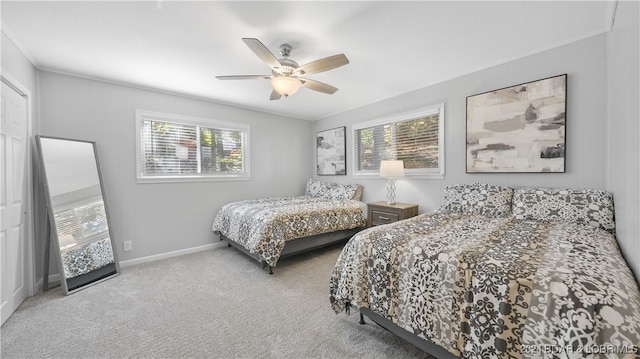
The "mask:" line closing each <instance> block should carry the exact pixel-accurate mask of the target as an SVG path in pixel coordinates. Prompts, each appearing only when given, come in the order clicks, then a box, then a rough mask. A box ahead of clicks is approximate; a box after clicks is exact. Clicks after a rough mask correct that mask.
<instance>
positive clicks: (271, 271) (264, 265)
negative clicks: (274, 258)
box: [261, 261, 273, 274]
mask: <svg viewBox="0 0 640 359" xmlns="http://www.w3.org/2000/svg"><path fill="white" fill-rule="evenodd" d="M261 262H262V269H264V268H265V267H267V266H268V267H269V274H273V268H272V267H271V266H270V265H268V264H267V262H265V261H261Z"/></svg>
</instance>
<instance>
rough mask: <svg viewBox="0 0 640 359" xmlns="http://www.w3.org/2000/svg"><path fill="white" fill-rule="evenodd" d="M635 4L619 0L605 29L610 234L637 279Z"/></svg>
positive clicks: (638, 32)
mask: <svg viewBox="0 0 640 359" xmlns="http://www.w3.org/2000/svg"><path fill="white" fill-rule="evenodd" d="M639 19H640V4H639V3H638V2H635V1H634V2H628V1H619V2H618V7H617V10H616V18H615V22H614V26H613V30H612V31H611V32H610V33H609V39H608V42H609V48H608V59H607V60H608V66H607V70H608V79H607V80H608V81H607V90H608V91H607V95H608V104H607V118H608V121H607V125H608V126H607V131H608V143H607V189H608V190H609V191H611V192H613V195H614V200H615V206H616V226H617V229H616V234H617V236H618V242H619V243H620V247H621V249H622V252H623V253H624V255H625V257H626V259H627V262H629V265H630V266H631V268H632V269H633V270H634V273H635V275H636V280H638V281H640V236H639V235H640V146H638V139H640V111H639V108H640V104H639V97H640V92H639V91H638V84H639V83H640V73H639V69H640V60H639V53H640V49H639V43H640V25H638V23H639V22H640V20H639Z"/></svg>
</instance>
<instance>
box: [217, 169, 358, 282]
mask: <svg viewBox="0 0 640 359" xmlns="http://www.w3.org/2000/svg"><path fill="white" fill-rule="evenodd" d="M362 190H363V188H362V186H360V185H355V184H337V183H329V182H323V181H316V180H309V181H308V182H307V186H306V191H305V194H304V195H303V196H297V197H272V198H264V199H257V200H245V201H238V202H232V203H228V204H226V205H224V206H223V207H222V208H221V209H220V211H219V212H218V214H217V215H216V217H215V219H214V221H213V226H212V230H213V231H214V233H216V234H218V235H219V236H220V240H227V241H228V243H229V245H230V246H234V247H236V248H238V249H239V250H241V251H242V252H244V253H245V254H247V255H249V256H250V257H252V258H254V259H256V260H258V261H260V262H261V263H262V265H263V267H268V269H269V273H270V274H273V267H275V266H276V264H277V263H278V261H279V260H280V259H281V258H284V257H286V256H289V255H294V254H298V253H302V252H305V251H309V250H313V249H316V248H319V247H323V246H327V245H331V244H334V243H338V242H341V241H345V240H347V239H349V238H351V236H353V235H354V234H355V233H357V232H358V231H360V230H362V229H363V228H364V226H365V222H366V217H365V214H366V205H365V204H364V203H362V202H361V201H360V198H361V196H362Z"/></svg>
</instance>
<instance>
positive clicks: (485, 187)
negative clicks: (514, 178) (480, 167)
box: [438, 183, 513, 218]
mask: <svg viewBox="0 0 640 359" xmlns="http://www.w3.org/2000/svg"><path fill="white" fill-rule="evenodd" d="M512 198H513V189H512V188H510V187H503V186H496V185H490V184H485V183H473V184H457V185H451V186H447V187H446V188H445V190H444V198H443V200H442V205H441V206H440V209H438V211H446V212H454V213H468V214H479V215H483V216H487V217H494V218H503V217H509V216H510V215H511V200H512Z"/></svg>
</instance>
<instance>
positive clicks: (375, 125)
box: [353, 104, 444, 177]
mask: <svg viewBox="0 0 640 359" xmlns="http://www.w3.org/2000/svg"><path fill="white" fill-rule="evenodd" d="M353 138H354V140H353V142H354V146H355V148H354V151H353V153H354V157H355V158H354V161H353V163H354V166H355V168H354V173H355V174H356V175H373V176H377V175H378V173H379V170H380V161H381V160H402V161H404V167H405V174H406V175H407V176H438V177H442V175H443V174H444V104H439V105H437V106H433V107H428V108H423V109H420V110H418V111H415V112H411V113H405V114H401V115H396V116H391V117H386V118H382V119H378V120H374V121H367V122H362V123H357V124H354V125H353Z"/></svg>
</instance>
